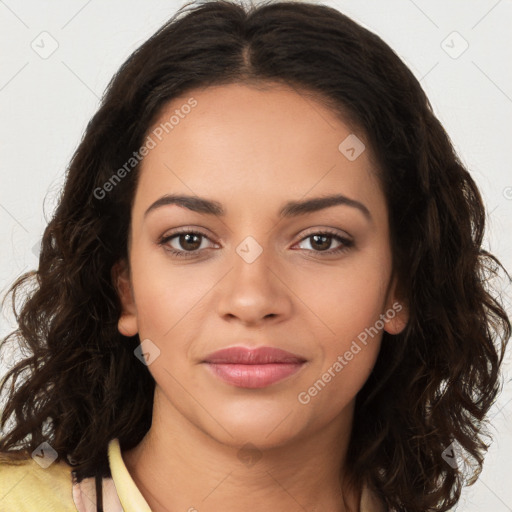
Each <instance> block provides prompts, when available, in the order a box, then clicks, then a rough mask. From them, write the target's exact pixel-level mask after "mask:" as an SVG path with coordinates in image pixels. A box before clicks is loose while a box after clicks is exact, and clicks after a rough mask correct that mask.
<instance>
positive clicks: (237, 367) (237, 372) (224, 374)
mask: <svg viewBox="0 0 512 512" xmlns="http://www.w3.org/2000/svg"><path fill="white" fill-rule="evenodd" d="M303 364H304V363H269V364H226V363H207V366H208V367H209V368H210V370H211V371H212V372H213V373H214V374H215V375H216V376H217V377H219V378H220V379H222V380H223V381H224V382H227V383H228V384H231V385H233V386H237V387H240V388H251V389H258V388H264V387H267V386H270V385H271V384H274V383H276V382H278V381H280V380H283V379H284V378H286V377H289V376H290V375H293V374H294V373H296V372H297V371H299V370H300V369H301V368H302V366H303Z"/></svg>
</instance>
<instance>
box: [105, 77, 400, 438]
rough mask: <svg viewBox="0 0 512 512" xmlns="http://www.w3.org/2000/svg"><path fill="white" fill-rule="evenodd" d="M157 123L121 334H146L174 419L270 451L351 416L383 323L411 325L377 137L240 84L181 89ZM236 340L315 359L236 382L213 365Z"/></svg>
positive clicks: (275, 93) (124, 273) (122, 280)
mask: <svg viewBox="0 0 512 512" xmlns="http://www.w3.org/2000/svg"><path fill="white" fill-rule="evenodd" d="M186 105H192V107H191V108H188V107H185V106H186ZM176 111H178V112H176ZM172 115H175V118H174V119H173V121H172V126H171V124H170V123H169V119H170V118H171V116H172ZM166 122H167V125H165V123H166ZM165 126H166V127H167V129H163V128H162V127H165ZM148 134H149V136H150V137H151V140H152V142H150V141H149V139H146V140H147V141H148V144H147V147H148V148H150V149H149V151H147V154H146V156H145V157H144V159H143V161H142V164H141V169H140V177H139V182H138V185H137V190H136V195H135V200H134V204H133V208H132V216H131V226H130V242H129V262H128V264H127V265H125V264H124V263H123V262H121V263H120V264H119V265H118V266H117V267H116V269H115V276H116V282H117V286H118V290H119V294H120V297H121V300H122V303H123V313H122V315H121V317H120V319H119V330H120V332H121V333H122V334H124V335H126V336H132V335H134V334H136V333H138V334H139V337H140V340H141V341H142V340H145V341H144V342H143V347H144V351H145V353H147V354H149V356H148V358H147V360H146V362H147V364H148V368H149V371H150V372H151V374H152V375H153V377H154V379H155V381H156V392H155V407H156V408H157V410H158V411H159V418H167V419H168V421H172V422H173V424H177V423H176V422H178V423H179V422H182V423H181V424H186V423H192V424H193V425H195V426H196V427H198V428H199V429H201V430H202V431H203V432H206V433H207V434H208V435H209V436H210V437H211V438H213V439H216V440H218V441H220V442H222V443H226V444H232V445H235V444H240V443H243V442H246V441H247V440H248V439H251V441H252V442H253V443H255V444H257V445H259V446H261V447H263V446H272V445H274V446H275V445H280V444H281V445H282V444H284V443H287V442H290V441H291V440H299V439H301V438H304V437H305V436H310V435H311V434H312V433H313V432H315V431H318V430H319V429H321V428H322V427H324V426H326V425H328V424H331V423H332V422H333V421H338V420H339V421H342V419H343V418H344V417H345V418H346V417H347V415H349V414H350V411H351V410H352V408H353V405H354V400H355V397H356V394H357V393H358V391H359V390H360V389H361V387H362V386H363V384H364V382H365V381H366V379H367V378H368V376H369V374H370V372H371V370H372V368H373V366H374V363H375V361H376V358H377V355H378V352H379V346H380V340H381V337H382V331H383V330H386V331H388V332H390V333H392V334H396V333H398V332H400V331H401V330H402V329H403V328H404V326H405V323H406V321H407V318H406V309H405V307H404V306H402V305H401V304H399V303H398V302H397V297H396V296H395V283H394V281H393V280H392V275H391V268H392V265H391V263H392V261H391V247H390V241H389V226H388V221H387V218H388V217H387V209H386V202H385V197H384V195H383V192H382V190H381V188H380V185H379V182H378V180H377V177H376V169H375V168H374V167H373V165H372V163H371V160H370V154H369V153H370V148H369V147H368V145H366V148H364V146H362V143H364V135H363V134H357V135H355V134H354V133H353V132H352V130H351V129H350V127H349V126H347V125H345V124H344V123H343V122H341V121H340V120H339V119H338V118H337V117H335V116H334V114H332V113H331V112H330V111H329V110H328V109H326V108H325V107H323V106H322V105H321V104H319V103H317V102H314V101H313V100H312V99H311V98H307V97H306V96H305V95H301V94H298V93H297V92H295V91H294V90H293V89H288V88H285V87H283V86H269V87H266V88H264V89H263V88H253V87H248V86H243V85H238V84H236V85H227V86H219V87H210V88H206V89H201V90H196V91H193V92H191V93H189V94H187V95H185V96H182V97H180V98H175V99H174V100H173V101H172V102H171V103H170V104H169V105H167V106H166V108H165V109H164V110H163V111H162V112H161V116H160V119H158V120H157V122H156V123H155V125H154V126H153V127H152V128H151V129H150V131H149V132H148ZM347 137H349V138H348V139H347ZM355 137H357V139H356V138H355ZM340 145H341V146H340ZM171 195H174V196H176V195H179V196H190V197H191V198H192V199H201V200H204V201H209V202H212V203H213V204H205V203H197V202H196V203H193V202H192V201H191V200H188V201H186V202H185V203H181V204H180V203H179V202H173V201H172V200H171V199H170V196H171ZM327 196H337V199H335V200H332V201H331V202H330V203H326V202H324V203H322V202H321V201H316V202H309V203H305V202H308V201H311V200H313V199H315V198H326V197H327ZM166 197H167V199H166ZM162 198H163V199H162ZM288 203H305V206H303V207H302V208H301V207H299V206H297V205H292V206H290V204H288ZM187 205H188V207H187ZM148 340H149V341H148ZM235 346H243V347H247V348H255V347H262V346H267V347H274V348H279V349H282V350H285V351H288V352H290V353H292V354H294V355H296V356H298V357H299V358H300V359H301V360H303V361H305V362H303V363H302V364H299V365H293V366H291V365H287V366H288V369H290V372H289V373H288V372H287V371H281V373H279V371H280V370H282V369H284V368H285V367H284V366H283V364H282V363H277V364H278V365H279V364H281V366H276V365H274V368H278V369H277V370H275V371H276V372H277V373H272V372H273V371H274V370H272V371H270V372H269V371H267V370H268V368H269V367H267V370H265V369H263V370H261V373H260V374H259V376H260V380H258V375H256V376H255V375H254V372H253V373H252V374H251V375H252V377H249V378H248V379H249V380H243V379H242V380H243V382H241V381H235V382H233V381H226V380H224V379H223V378H220V377H219V376H218V374H217V373H216V372H215V371H214V368H215V367H214V365H212V364H209V363H205V362H204V361H205V360H206V359H207V358H208V356H209V355H210V354H212V353H213V352H215V351H217V350H220V349H225V348H228V347H235ZM141 364H142V363H141ZM224 367H225V368H226V365H224ZM217 368H220V367H219V366H218V367H217ZM231 368H232V369H233V368H234V366H233V365H232V366H231ZM240 368H241V367H239V369H240ZM245 368H247V365H245ZM261 368H262V367H261V366H260V369H261ZM237 371H238V370H235V371H234V373H236V372H237ZM243 371H244V370H241V369H240V372H243ZM240 372H239V373H238V375H240ZM265 372H266V373H265ZM231 373H233V372H231ZM256 373H258V372H256ZM267 373H271V374H272V375H277V374H278V373H279V375H280V377H281V378H277V380H272V379H270V380H269V381H268V380H265V378H263V377H261V376H262V375H263V376H265V375H267ZM251 379H252V380H251ZM249 381H250V382H252V384H253V385H252V387H248V386H250V384H247V383H248V382H249ZM244 382H245V385H244ZM255 382H257V383H259V384H258V385H257V386H256V385H254V383H255ZM162 421H165V420H162Z"/></svg>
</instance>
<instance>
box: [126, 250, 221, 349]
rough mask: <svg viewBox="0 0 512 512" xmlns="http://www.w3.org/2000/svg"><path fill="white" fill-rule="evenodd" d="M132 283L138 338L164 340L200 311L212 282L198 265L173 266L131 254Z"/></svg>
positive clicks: (151, 256) (155, 256) (159, 258)
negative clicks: (195, 311)
mask: <svg viewBox="0 0 512 512" xmlns="http://www.w3.org/2000/svg"><path fill="white" fill-rule="evenodd" d="M131 268H132V280H133V288H134V294H135V302H136V307H137V320H138V324H139V335H140V336H141V337H149V338H152V337H154V338H155V339H160V340H164V339H166V338H168V337H170V336H172V335H173V334H174V333H175V332H176V331H177V330H179V328H180V327H181V326H182V324H184V323H186V322H183V320H186V319H187V318H189V317H190V316H193V315H194V310H196V309H197V308H199V309H200V307H201V303H202V301H204V299H205V296H207V294H208V291H209V290H210V289H211V288H212V286H213V284H214V282H215V281H213V280H212V276H211V275H209V274H206V273H205V272H204V271H203V270H202V269H201V268H200V267H199V266H196V267H195V268H194V270H192V266H190V265H186V264H185V265H183V266H178V265H173V264H172V263H170V262H169V261H167V259H166V258H165V256H164V257H162V255H158V254H152V253H149V254H148V253H146V254H142V251H141V252H140V253H135V252H134V253H133V254H132V260H131Z"/></svg>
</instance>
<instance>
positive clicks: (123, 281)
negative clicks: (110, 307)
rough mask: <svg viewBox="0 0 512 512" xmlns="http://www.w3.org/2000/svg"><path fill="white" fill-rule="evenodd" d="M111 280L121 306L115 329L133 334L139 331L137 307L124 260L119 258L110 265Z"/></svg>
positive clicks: (127, 334) (129, 334)
mask: <svg viewBox="0 0 512 512" xmlns="http://www.w3.org/2000/svg"><path fill="white" fill-rule="evenodd" d="M112 282H113V283H114V286H115V288H116V291H117V295H118V296H119V300H120V301H121V307H122V311H121V315H120V317H119V320H118V322H117V329H118V330H119V332H120V333H121V334H122V335H124V336H135V335H136V334H137V333H138V332H139V327H138V322H137V308H136V307H135V299H134V297H133V290H132V284H131V278H130V269H129V266H128V263H127V261H126V260H124V259H123V260H119V261H118V262H117V263H116V264H115V265H114V266H113V267H112Z"/></svg>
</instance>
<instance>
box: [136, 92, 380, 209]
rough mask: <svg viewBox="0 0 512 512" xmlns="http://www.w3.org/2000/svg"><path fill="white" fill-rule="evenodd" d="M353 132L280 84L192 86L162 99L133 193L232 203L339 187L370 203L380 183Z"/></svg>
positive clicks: (364, 147)
mask: <svg viewBox="0 0 512 512" xmlns="http://www.w3.org/2000/svg"><path fill="white" fill-rule="evenodd" d="M192 105H193V106H192ZM358 135H359V136H358ZM358 135H356V134H355V133H354V132H353V131H352V129H351V127H350V126H348V125H347V124H346V123H345V122H343V121H342V120H341V119H339V117H338V116H336V115H335V114H334V113H333V112H332V111H330V110H329V109H328V108H327V107H326V106H324V105H322V104H321V103H320V102H317V101H315V100H313V99H312V98H311V96H309V95H307V94H306V93H304V94H301V91H299V90H295V89H293V88H290V87H286V86H283V85H266V86H264V87H253V86H247V85H241V84H229V85H222V86H215V87H208V88H204V89H196V90H193V91H191V92H189V93H187V94H185V95H183V96H180V97H177V98H174V99H173V100H172V101H171V102H169V103H168V104H167V105H166V106H165V107H164V108H163V109H162V111H161V112H160V115H159V117H158V119H157V120H156V122H155V123H154V124H153V126H152V127H151V128H150V130H149V131H148V136H149V137H151V138H152V140H153V142H154V147H153V149H151V150H150V151H149V152H148V154H147V155H146V156H145V157H144V159H143V162H142V165H141V171H140V172H141V176H140V179H139V184H138V192H137V194H138V196H143V197H147V201H149V200H150V199H153V200H154V199H156V196H157V195H158V194H160V195H162V194H164V193H171V192H177V191H178V192H179V191H182V192H186V193H188V194H190V193H193V194H198V195H207V196H212V195H215V196H217V195H218V196H219V197H229V198H230V200H232V201H236V200H237V194H241V195H240V197H239V198H238V199H239V202H240V206H243V203H244V201H245V202H246V201H247V194H250V196H251V199H254V200H256V199H258V200H259V201H260V202H261V204H262V206H263V205H264V204H271V203H272V202H274V201H275V202H277V203H281V202H282V201H281V199H282V197H283V196H284V195H285V196H286V197H287V198H300V197H304V196H305V195H306V194H309V193H311V194H313V195H318V194H322V193H333V192H342V193H345V194H346V195H352V196H357V199H358V200H365V199H366V201H371V202H374V203H375V201H376V200H377V199H378V198H377V197H376V196H378V195H379V194H381V192H380V190H379V189H380V187H379V184H378V182H377V179H376V172H375V169H374V167H373V165H372V163H371V158H370V151H369V148H368V146H367V145H365V144H364V142H363V139H364V137H363V136H362V135H361V134H360V133H359V134H358ZM347 149H348V150H349V152H348V153H347ZM354 156H355V157H356V158H354ZM244 196H245V197H244ZM380 199H382V197H381V198H380ZM228 213H229V212H228Z"/></svg>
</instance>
